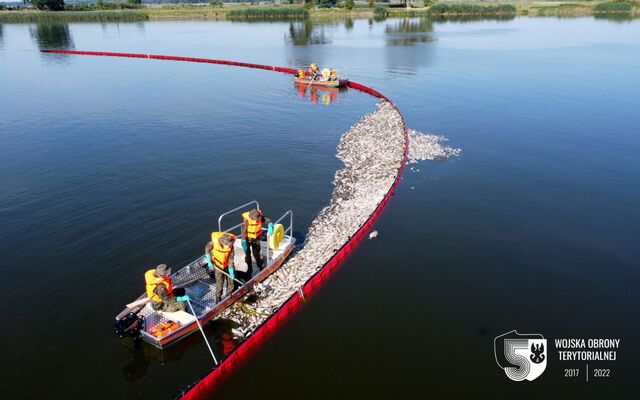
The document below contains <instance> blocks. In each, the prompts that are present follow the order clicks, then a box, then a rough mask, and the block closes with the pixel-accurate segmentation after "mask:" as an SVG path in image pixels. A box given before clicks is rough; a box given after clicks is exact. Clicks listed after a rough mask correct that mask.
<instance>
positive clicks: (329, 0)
mask: <svg viewBox="0 0 640 400" xmlns="http://www.w3.org/2000/svg"><path fill="white" fill-rule="evenodd" d="M337 2H338V0H319V1H318V7H320V8H331V7H333V6H335V5H336V3H337Z"/></svg>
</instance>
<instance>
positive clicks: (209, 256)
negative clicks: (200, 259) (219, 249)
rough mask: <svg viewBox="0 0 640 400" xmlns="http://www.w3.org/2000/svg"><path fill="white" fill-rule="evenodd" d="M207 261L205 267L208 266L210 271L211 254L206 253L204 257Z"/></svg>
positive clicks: (211, 265) (211, 264) (211, 266)
mask: <svg viewBox="0 0 640 400" xmlns="http://www.w3.org/2000/svg"><path fill="white" fill-rule="evenodd" d="M204 256H205V257H206V259H207V265H208V266H209V268H210V269H213V263H212V262H211V254H209V253H207V254H205V255H204Z"/></svg>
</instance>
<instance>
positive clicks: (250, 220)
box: [242, 209, 273, 279]
mask: <svg viewBox="0 0 640 400" xmlns="http://www.w3.org/2000/svg"><path fill="white" fill-rule="evenodd" d="M263 224H267V225H269V227H270V229H273V228H272V226H273V224H271V221H270V220H269V218H265V217H264V216H263V215H262V211H260V210H258V209H253V210H251V211H248V212H246V213H244V214H242V249H243V250H244V254H245V256H244V261H245V262H246V263H247V275H248V276H249V279H251V275H252V273H253V264H252V263H251V254H252V253H253V258H254V259H255V261H256V266H257V267H258V269H259V270H261V271H262V266H263V265H264V260H263V259H262V257H261V256H260V236H261V235H262V225H263ZM250 250H251V251H250Z"/></svg>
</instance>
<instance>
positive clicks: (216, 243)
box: [211, 232, 236, 269]
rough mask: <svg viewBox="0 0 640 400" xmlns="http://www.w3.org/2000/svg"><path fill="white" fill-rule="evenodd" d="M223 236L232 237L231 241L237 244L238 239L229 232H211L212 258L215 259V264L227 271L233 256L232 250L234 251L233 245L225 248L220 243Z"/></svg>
mask: <svg viewBox="0 0 640 400" xmlns="http://www.w3.org/2000/svg"><path fill="white" fill-rule="evenodd" d="M222 235H229V236H231V240H232V241H233V242H234V243H235V241H236V237H235V235H232V234H230V233H227V232H211V244H212V245H213V246H212V250H211V258H212V259H213V263H214V264H215V265H216V266H217V267H218V268H222V269H226V268H227V267H228V266H229V255H230V254H231V250H233V244H231V246H224V245H223V244H222V243H220V238H221V237H222Z"/></svg>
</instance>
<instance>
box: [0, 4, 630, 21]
mask: <svg viewBox="0 0 640 400" xmlns="http://www.w3.org/2000/svg"><path fill="white" fill-rule="evenodd" d="M106 4H110V3H106ZM116 4H120V3H116ZM338 4H342V3H338ZM423 4H424V3H423V2H422V1H414V2H413V3H412V7H411V8H406V7H388V4H387V3H374V7H373V8H370V7H365V6H364V5H362V4H361V5H360V6H358V7H356V8H354V9H352V10H349V9H346V8H339V7H334V8H313V7H311V8H305V7H300V6H274V5H258V6H246V5H231V4H226V5H224V6H223V7H220V6H210V5H192V4H173V5H163V6H160V7H158V6H153V7H151V6H149V7H142V8H135V9H107V10H105V9H97V8H95V6H94V8H93V9H91V7H92V6H72V7H70V8H75V10H74V11H60V12H48V11H37V10H18V11H15V10H14V11H0V23H1V22H46V21H52V22H110V21H145V20H149V19H150V20H161V19H185V20H194V19H207V20H219V19H229V20H255V21H257V20H283V19H290V20H293V19H303V18H307V17H312V18H340V17H349V18H372V17H374V18H376V19H384V18H386V17H424V16H433V17H439V18H450V17H465V16H467V17H474V18H491V17H496V18H500V17H513V16H516V15H529V16H553V15H558V16H572V15H575V16H579V15H606V14H620V15H629V16H631V15H637V14H639V6H640V1H636V2H629V1H611V2H597V1H591V0H574V1H570V2H565V1H530V0H512V1H511V2H509V3H504V4H503V3H500V2H499V0H496V1H495V2H491V1H486V0H470V1H468V0H460V1H456V0H447V1H442V2H439V3H436V4H433V5H431V6H430V7H423V6H422V5H423ZM86 7H88V8H89V10H87V8H86ZM108 7H114V6H108ZM138 7H140V6H138Z"/></svg>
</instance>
